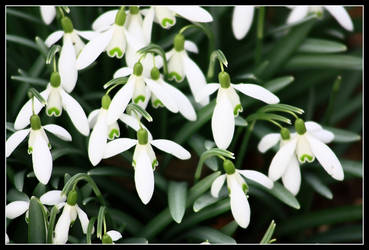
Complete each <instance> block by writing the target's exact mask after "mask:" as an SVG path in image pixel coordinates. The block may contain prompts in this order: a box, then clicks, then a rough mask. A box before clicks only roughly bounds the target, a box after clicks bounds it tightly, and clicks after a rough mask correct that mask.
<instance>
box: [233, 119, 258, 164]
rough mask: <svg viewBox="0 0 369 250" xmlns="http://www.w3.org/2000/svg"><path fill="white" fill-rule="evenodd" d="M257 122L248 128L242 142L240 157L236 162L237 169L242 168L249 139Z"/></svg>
mask: <svg viewBox="0 0 369 250" xmlns="http://www.w3.org/2000/svg"><path fill="white" fill-rule="evenodd" d="M255 122H256V120H254V121H252V123H251V124H250V126H248V127H247V131H246V133H245V136H244V138H243V140H242V144H241V148H240V150H239V153H238V157H237V160H236V168H237V169H239V168H240V166H241V163H242V162H243V158H244V157H245V154H246V150H247V145H248V144H249V139H250V135H251V132H252V131H253V130H254V126H255Z"/></svg>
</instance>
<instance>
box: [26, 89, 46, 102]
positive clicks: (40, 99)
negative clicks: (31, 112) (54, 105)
mask: <svg viewBox="0 0 369 250" xmlns="http://www.w3.org/2000/svg"><path fill="white" fill-rule="evenodd" d="M29 92H30V93H32V95H33V96H34V97H36V98H37V100H39V101H40V102H41V103H42V104H43V105H46V100H45V99H44V98H43V97H42V95H41V94H40V93H39V92H38V91H37V90H36V89H34V88H31V89H30V90H29Z"/></svg>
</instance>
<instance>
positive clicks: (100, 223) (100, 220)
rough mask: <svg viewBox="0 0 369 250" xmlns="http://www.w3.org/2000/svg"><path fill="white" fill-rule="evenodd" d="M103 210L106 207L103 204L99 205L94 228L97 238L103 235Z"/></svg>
mask: <svg viewBox="0 0 369 250" xmlns="http://www.w3.org/2000/svg"><path fill="white" fill-rule="evenodd" d="M105 210H106V207H105V206H101V207H100V209H99V214H98V216H97V230H96V236H97V238H99V239H101V240H102V237H103V232H104V230H103V224H104V221H105Z"/></svg>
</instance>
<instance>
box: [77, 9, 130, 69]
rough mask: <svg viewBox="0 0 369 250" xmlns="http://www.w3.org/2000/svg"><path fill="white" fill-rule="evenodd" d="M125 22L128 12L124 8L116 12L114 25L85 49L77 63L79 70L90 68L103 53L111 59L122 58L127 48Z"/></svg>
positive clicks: (97, 36) (96, 37) (91, 41)
mask: <svg viewBox="0 0 369 250" xmlns="http://www.w3.org/2000/svg"><path fill="white" fill-rule="evenodd" d="M125 22H126V12H125V10H124V8H123V7H122V8H120V10H119V11H117V12H116V15H115V21H114V23H113V24H111V25H109V26H108V28H107V29H106V30H104V31H103V32H101V33H100V34H98V35H96V36H95V37H94V38H93V39H91V40H90V42H88V43H87V44H86V46H85V47H84V48H83V50H82V51H81V54H80V55H79V57H78V59H77V62H76V66H77V69H78V70H81V69H84V68H86V67H87V66H89V65H90V64H91V63H93V62H94V61H95V60H96V58H98V57H99V55H100V54H101V53H102V52H103V51H106V53H107V55H108V56H109V57H116V58H122V57H123V55H124V53H125V51H126V46H127V41H126V35H125V32H126V28H125V26H124V24H125ZM103 27H105V26H103ZM105 28H106V27H105Z"/></svg>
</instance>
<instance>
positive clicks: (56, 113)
mask: <svg viewBox="0 0 369 250" xmlns="http://www.w3.org/2000/svg"><path fill="white" fill-rule="evenodd" d="M46 114H47V116H53V115H54V116H56V117H58V116H60V115H61V112H60V110H59V109H58V108H56V107H51V108H48V109H47V111H46Z"/></svg>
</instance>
